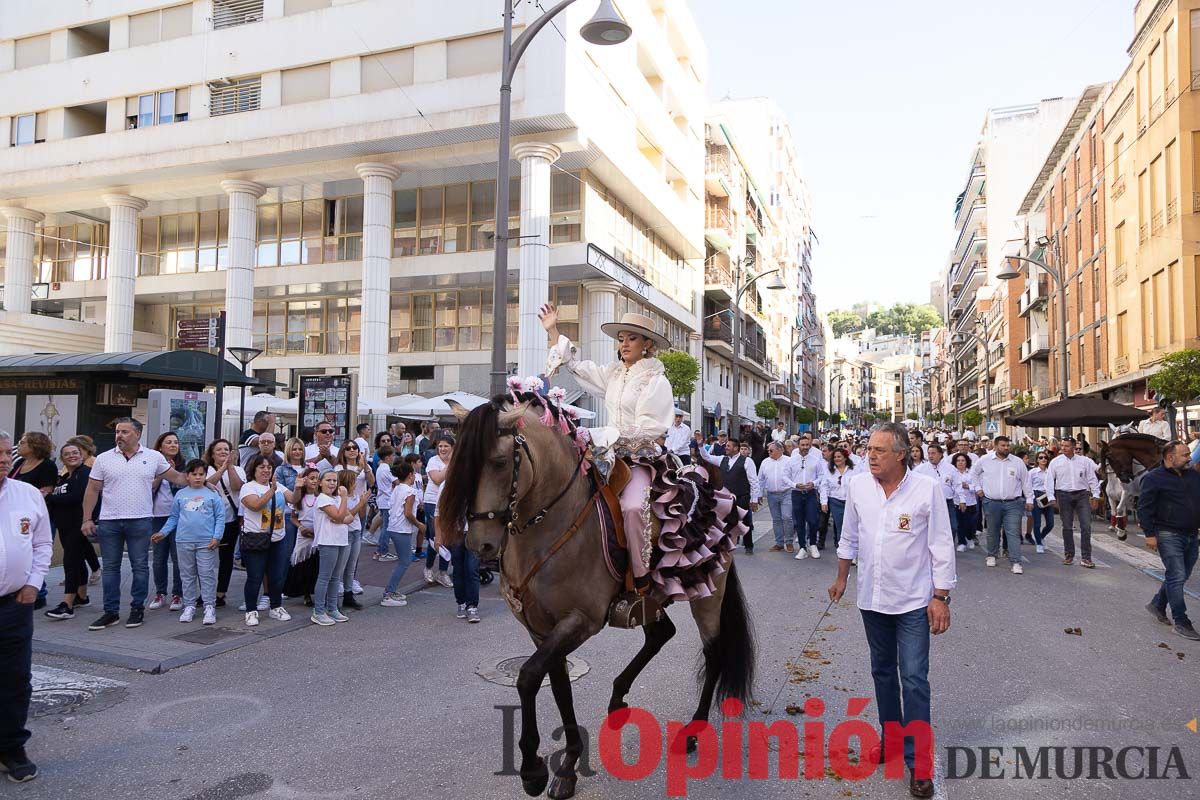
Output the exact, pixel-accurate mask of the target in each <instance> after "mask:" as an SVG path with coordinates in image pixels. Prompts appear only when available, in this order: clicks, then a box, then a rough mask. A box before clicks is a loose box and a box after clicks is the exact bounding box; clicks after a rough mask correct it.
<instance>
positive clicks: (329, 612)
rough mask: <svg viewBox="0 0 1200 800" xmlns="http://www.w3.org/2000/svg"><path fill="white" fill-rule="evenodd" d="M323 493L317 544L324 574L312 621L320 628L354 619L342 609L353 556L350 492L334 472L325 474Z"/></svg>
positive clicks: (315, 596) (318, 510) (319, 501)
mask: <svg viewBox="0 0 1200 800" xmlns="http://www.w3.org/2000/svg"><path fill="white" fill-rule="evenodd" d="M320 488H321V493H320V494H319V495H318V496H317V502H316V504H315V507H314V514H313V519H314V524H315V526H316V528H315V532H314V534H313V536H314V539H313V544H314V545H315V546H316V547H317V548H318V549H319V551H320V554H321V556H320V558H321V560H320V572H319V573H318V575H317V583H316V588H315V590H314V591H313V611H312V616H311V617H310V619H311V621H312V622H313V623H315V624H317V625H324V626H327V625H333V624H334V623H336V622H346V621H348V620H349V619H350V618H349V617H347V616H346V615H345V614H343V613H342V612H341V611H340V610H338V607H337V603H338V600H339V599H340V598H341V596H342V575H343V573H344V572H345V569H346V559H347V556H348V555H349V553H350V535H349V534H350V519H351V517H352V514H351V513H350V491H349V490H348V489H347V488H346V487H344V486H340V485H339V484H338V474H337V473H336V472H334V471H333V470H331V469H328V470H325V471H324V472H322V473H321V478H320Z"/></svg>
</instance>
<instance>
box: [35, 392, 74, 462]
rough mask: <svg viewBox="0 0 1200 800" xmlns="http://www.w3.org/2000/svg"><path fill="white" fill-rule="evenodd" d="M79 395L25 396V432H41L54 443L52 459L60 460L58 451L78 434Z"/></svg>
mask: <svg viewBox="0 0 1200 800" xmlns="http://www.w3.org/2000/svg"><path fill="white" fill-rule="evenodd" d="M78 427H79V395H77V394H27V395H25V431H26V432H29V431H40V432H42V433H44V434H46V435H47V436H49V437H50V441H51V442H53V443H54V452H52V453H51V454H50V457H51V458H53V459H55V460H56V461H57V460H58V451H59V449H60V448H62V446H63V445H64V444H66V442H67V439H70V438H71V437H72V436H74V435H75V434H76V433H78V432H79V431H78Z"/></svg>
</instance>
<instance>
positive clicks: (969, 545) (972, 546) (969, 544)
mask: <svg viewBox="0 0 1200 800" xmlns="http://www.w3.org/2000/svg"><path fill="white" fill-rule="evenodd" d="M967 549H968V550H974V549H975V540H974V539H972V540H971V541H969V542H967Z"/></svg>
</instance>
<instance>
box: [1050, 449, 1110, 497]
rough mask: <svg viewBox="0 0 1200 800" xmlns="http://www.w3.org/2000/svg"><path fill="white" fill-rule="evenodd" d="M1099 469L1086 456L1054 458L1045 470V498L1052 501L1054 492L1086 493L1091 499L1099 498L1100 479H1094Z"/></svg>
mask: <svg viewBox="0 0 1200 800" xmlns="http://www.w3.org/2000/svg"><path fill="white" fill-rule="evenodd" d="M1099 469H1100V468H1099V467H1098V466H1096V462H1095V461H1092V460H1091V459H1090V458H1088V457H1087V456H1081V455H1078V454H1076V455H1075V456H1073V457H1071V458H1067V457H1066V456H1065V455H1057V456H1055V457H1054V458H1053V459H1052V460H1051V461H1050V467H1049V469H1047V470H1046V473H1047V474H1046V497H1047V498H1049V499H1050V500H1053V499H1054V492H1055V491H1059V492H1083V491H1088V492H1091V493H1092V497H1095V498H1099V497H1100V479H1099V478H1098V477H1096V472H1097V471H1098V470H1099Z"/></svg>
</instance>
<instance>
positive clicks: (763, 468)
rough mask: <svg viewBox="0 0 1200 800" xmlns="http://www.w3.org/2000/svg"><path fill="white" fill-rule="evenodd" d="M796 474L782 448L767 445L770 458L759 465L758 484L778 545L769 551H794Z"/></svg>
mask: <svg viewBox="0 0 1200 800" xmlns="http://www.w3.org/2000/svg"><path fill="white" fill-rule="evenodd" d="M795 475H796V472H795V469H794V468H793V466H792V460H791V459H790V458H784V455H783V445H782V444H780V443H779V442H776V441H772V442H771V443H770V444H769V445H767V457H766V458H764V459H763V462H762V463H761V464H759V466H758V485H759V489H760V490H761V492H762V494H763V495H765V496H766V498H767V508H769V509H770V510H771V526H772V528H773V529H774V532H775V544H773V545H771V547H770V552H772V553H778V552H779V551H781V550H785V549H786V550H787V551H788V552H789V553H792V552H795V549H796V548H795V546H794V544H793V541H794V540H793V538H792V537H793V536H794V535H795V531H794V530H793V528H792V487H793V486H795V485H796V477H795Z"/></svg>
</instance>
